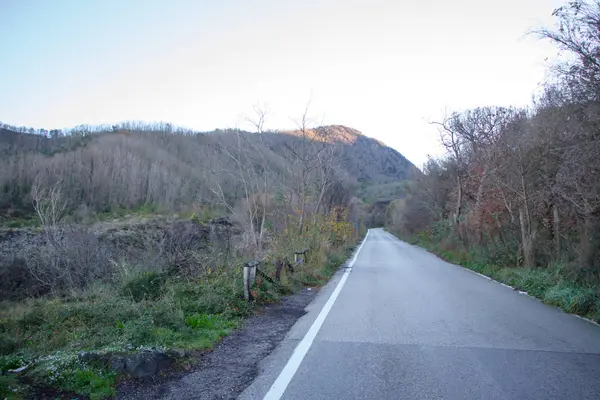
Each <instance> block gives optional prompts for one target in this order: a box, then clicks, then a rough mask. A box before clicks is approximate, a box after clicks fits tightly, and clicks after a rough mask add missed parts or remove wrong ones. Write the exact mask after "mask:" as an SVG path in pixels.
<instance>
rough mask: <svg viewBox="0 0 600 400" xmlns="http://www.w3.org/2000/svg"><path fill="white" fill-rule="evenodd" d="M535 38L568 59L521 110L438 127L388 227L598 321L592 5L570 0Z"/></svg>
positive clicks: (595, 10)
mask: <svg viewBox="0 0 600 400" xmlns="http://www.w3.org/2000/svg"><path fill="white" fill-rule="evenodd" d="M553 15H554V16H555V17H556V18H557V25H556V27H555V28H554V29H552V30H545V29H542V30H540V31H538V32H535V33H536V34H538V35H539V36H541V37H542V38H544V39H549V40H551V41H553V42H554V43H556V44H558V46H559V47H560V49H561V50H562V51H564V52H567V53H569V58H568V59H567V61H565V62H563V63H559V64H557V65H555V66H554V67H553V70H552V72H553V80H552V81H550V82H547V83H546V84H545V86H544V90H543V91H542V93H541V94H539V95H537V98H536V100H535V103H534V105H533V106H532V107H531V108H529V109H517V108H514V107H479V108H475V109H471V110H464V111H460V112H455V113H453V114H451V115H450V116H448V117H447V118H445V119H444V120H443V121H441V122H438V123H437V125H438V126H439V128H440V134H441V139H442V143H443V144H444V146H445V147H446V149H447V155H446V156H445V157H444V158H442V159H438V160H435V159H431V160H429V161H428V162H427V163H426V165H425V166H424V171H423V172H424V173H423V175H422V176H419V177H418V179H417V180H416V181H415V182H414V183H413V184H412V185H411V186H410V190H409V194H408V195H407V197H405V198H403V199H398V200H395V201H394V202H392V203H391V204H390V206H389V207H388V210H387V225H388V227H389V228H390V230H391V231H393V232H395V233H397V234H399V235H400V236H402V237H405V238H408V239H409V240H413V241H416V242H417V243H419V244H421V245H423V246H425V247H427V248H429V249H432V250H433V251H435V252H437V253H438V254H440V255H441V256H443V257H444V258H446V259H448V260H451V261H453V262H457V263H460V264H462V265H465V266H468V267H470V268H472V269H474V270H476V271H479V272H483V273H485V274H488V275H490V276H492V277H494V278H496V279H498V280H500V281H502V282H506V283H508V284H510V285H512V286H515V287H518V288H520V289H522V290H526V291H527V292H529V293H531V294H533V295H535V296H537V297H539V298H541V299H543V300H544V301H546V302H548V303H550V304H553V305H557V306H560V307H562V308H563V309H565V310H567V311H569V312H576V313H579V314H582V315H586V316H589V317H592V318H595V319H598V318H599V317H600V314H599V311H600V302H599V300H598V299H599V298H600V169H599V168H598V160H599V159H600V158H599V157H600V135H599V134H598V132H599V130H598V126H599V124H600V79H599V77H600V57H599V54H600V52H599V50H600V38H599V37H598V35H597V27H598V26H599V25H600V2H599V1H596V0H594V1H590V2H581V1H575V2H570V3H568V4H567V5H565V6H563V7H561V8H559V9H557V10H555V11H554V13H553Z"/></svg>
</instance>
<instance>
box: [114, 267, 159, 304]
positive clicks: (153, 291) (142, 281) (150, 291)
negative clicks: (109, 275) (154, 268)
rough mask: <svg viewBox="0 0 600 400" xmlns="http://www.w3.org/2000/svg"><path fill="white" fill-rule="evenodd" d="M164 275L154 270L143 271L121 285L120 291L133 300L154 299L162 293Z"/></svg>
mask: <svg viewBox="0 0 600 400" xmlns="http://www.w3.org/2000/svg"><path fill="white" fill-rule="evenodd" d="M164 283H165V277H164V275H162V274H159V273H156V272H144V273H142V274H140V275H139V276H137V277H135V278H132V279H131V280H129V281H128V282H126V283H125V284H124V285H123V288H122V290H121V292H122V293H123V294H124V295H126V296H130V297H131V298H132V299H133V300H135V301H138V302H139V301H142V300H156V299H158V298H159V297H161V296H162V294H163V288H164Z"/></svg>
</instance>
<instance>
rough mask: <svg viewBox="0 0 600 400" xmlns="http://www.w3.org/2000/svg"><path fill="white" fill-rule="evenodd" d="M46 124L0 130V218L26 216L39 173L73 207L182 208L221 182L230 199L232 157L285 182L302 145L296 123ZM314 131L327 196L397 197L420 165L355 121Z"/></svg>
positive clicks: (277, 183)
mask: <svg viewBox="0 0 600 400" xmlns="http://www.w3.org/2000/svg"><path fill="white" fill-rule="evenodd" d="M44 132H46V131H44ZM52 132H53V135H52V137H50V135H49V134H48V135H40V134H35V133H27V132H18V131H16V130H14V129H7V128H6V125H4V128H1V129H0V154H1V155H2V158H3V165H5V166H7V168H3V170H2V171H1V172H0V216H3V217H4V218H6V217H22V216H24V215H27V214H30V213H31V212H32V209H31V201H30V199H29V190H30V188H31V185H32V184H33V182H34V181H36V180H42V181H44V182H47V183H48V184H50V183H51V182H54V181H60V182H61V184H62V188H63V191H64V192H65V194H66V196H67V197H68V201H69V203H70V206H71V207H72V208H73V209H75V208H78V207H84V208H86V209H91V210H94V211H105V210H108V209H111V208H114V207H123V208H134V207H138V206H140V205H147V204H151V205H156V206H159V207H162V208H165V209H179V208H182V207H185V206H186V205H189V204H191V203H202V202H210V201H213V200H214V196H215V188H217V187H218V188H219V190H223V193H224V195H225V196H226V197H227V198H229V199H233V200H235V199H236V198H242V197H243V196H242V192H241V190H242V188H241V187H240V185H239V182H238V181H237V180H236V179H235V177H236V174H239V173H240V171H239V170H238V168H237V167H236V165H235V162H233V160H235V159H236V158H237V159H240V157H242V156H243V157H244V159H245V162H246V163H250V164H251V165H252V168H254V169H257V170H265V171H268V172H269V174H268V176H269V179H271V180H272V182H273V187H284V186H285V185H286V184H288V182H289V181H290V179H291V175H290V174H292V173H293V171H292V169H293V163H292V162H291V159H290V155H291V153H290V151H292V150H293V149H294V148H299V147H298V146H303V145H306V143H305V142H303V141H302V138H301V137H300V136H299V135H298V133H297V132H293V131H291V132H266V133H263V134H262V135H258V134H256V133H250V132H243V131H235V130H216V131H212V132H202V133H196V132H188V131H183V132H182V131H180V132H173V131H172V130H171V128H170V127H169V128H165V127H164V126H159V127H157V126H153V125H147V126H142V125H137V126H135V127H125V128H123V127H111V128H97V129H95V130H93V129H92V130H90V129H87V130H86V131H73V132H70V134H67V135H64V134H61V133H60V132H58V131H52ZM311 132H312V133H313V134H314V135H318V136H319V137H326V138H327V139H326V140H325V142H323V141H321V142H318V141H315V142H311V143H310V144H309V146H313V147H315V146H327V147H332V146H333V147H334V148H335V152H334V153H335V155H336V165H335V176H336V181H337V184H336V185H337V186H336V188H337V189H334V187H332V188H331V191H332V193H330V194H331V196H334V195H340V193H341V192H343V193H342V194H343V195H344V196H345V198H349V197H352V196H361V197H363V200H365V201H367V202H369V201H372V202H375V201H381V200H384V201H385V200H389V199H387V197H391V196H392V195H394V196H396V197H397V195H398V190H400V191H401V182H402V181H404V180H407V179H410V178H411V176H412V175H413V174H414V173H418V170H417V169H416V168H415V166H414V165H413V164H412V163H410V162H409V161H408V160H407V159H406V158H405V157H404V156H402V155H401V154H400V153H398V152H397V151H395V150H393V149H391V148H389V147H387V146H385V145H384V144H383V143H381V142H379V141H377V140H375V139H372V138H369V137H367V136H364V135H362V134H361V133H360V132H359V131H357V130H355V129H352V128H347V127H344V126H340V125H332V126H322V127H318V128H316V129H314V130H312V131H311ZM242 147H245V148H246V150H244V153H243V155H242V153H240V152H241V151H242ZM259 154H262V156H261V157H259V156H258V155H259ZM332 154H333V153H332ZM250 164H247V165H250ZM314 179H319V178H318V176H317V175H315V176H314ZM378 188H383V190H379V189H378ZM342 189H343V190H342ZM334 191H335V192H336V193H333V192H334ZM379 194H381V196H380V195H379ZM332 198H333V197H332ZM331 201H334V200H331ZM335 201H339V200H335Z"/></svg>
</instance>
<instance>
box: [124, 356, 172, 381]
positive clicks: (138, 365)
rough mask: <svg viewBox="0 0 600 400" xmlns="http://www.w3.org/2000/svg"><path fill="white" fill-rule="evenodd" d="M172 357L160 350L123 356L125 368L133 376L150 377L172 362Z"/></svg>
mask: <svg viewBox="0 0 600 400" xmlns="http://www.w3.org/2000/svg"><path fill="white" fill-rule="evenodd" d="M173 361H174V359H173V357H171V356H169V355H167V354H166V353H164V352H163V351H160V350H151V351H145V352H142V353H137V354H132V355H129V356H127V357H126V358H125V370H126V371H127V373H129V374H130V375H131V376H132V377H134V378H150V377H153V376H154V375H156V374H157V373H158V372H159V371H161V370H163V369H166V368H169V367H170V366H171V365H172V364H173Z"/></svg>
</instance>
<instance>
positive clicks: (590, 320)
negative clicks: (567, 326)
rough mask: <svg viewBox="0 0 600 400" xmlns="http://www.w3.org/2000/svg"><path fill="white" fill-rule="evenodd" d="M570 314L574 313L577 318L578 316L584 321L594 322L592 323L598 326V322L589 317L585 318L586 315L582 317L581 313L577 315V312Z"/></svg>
mask: <svg viewBox="0 0 600 400" xmlns="http://www.w3.org/2000/svg"><path fill="white" fill-rule="evenodd" d="M571 315H574V316H576V317H577V318H579V319H582V320H584V321H587V322H589V323H590V324H594V325H596V326H600V324H598V323H597V322H596V321H594V320H593V319H589V318H586V317H582V316H581V315H577V314H571Z"/></svg>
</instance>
